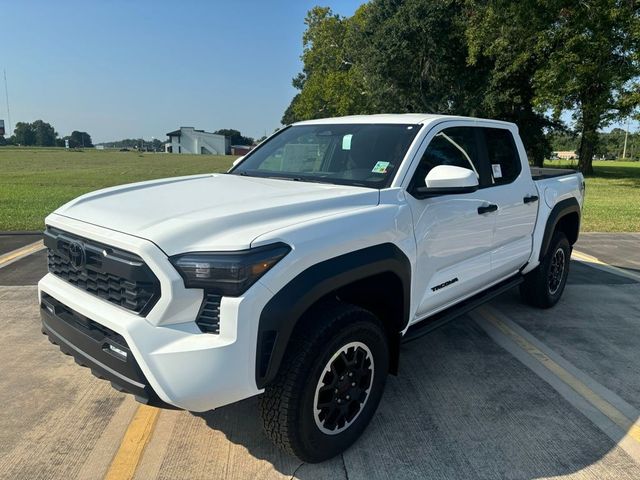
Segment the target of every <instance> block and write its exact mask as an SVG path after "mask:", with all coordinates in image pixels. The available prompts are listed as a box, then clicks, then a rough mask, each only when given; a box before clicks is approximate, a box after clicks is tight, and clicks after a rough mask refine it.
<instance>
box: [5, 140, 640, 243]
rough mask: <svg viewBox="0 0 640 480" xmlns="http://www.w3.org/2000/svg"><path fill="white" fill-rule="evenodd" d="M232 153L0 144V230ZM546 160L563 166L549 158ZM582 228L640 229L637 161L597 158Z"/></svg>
mask: <svg viewBox="0 0 640 480" xmlns="http://www.w3.org/2000/svg"><path fill="white" fill-rule="evenodd" d="M232 161H233V157H215V156H206V155H170V154H160V153H158V154H153V153H142V154H140V153H136V152H114V151H108V150H105V151H99V150H93V149H91V150H89V149H87V150H85V151H83V152H79V151H78V152H75V151H65V150H64V149H54V148H52V149H46V148H7V147H2V148H0V231H17V230H41V229H42V228H44V217H45V216H46V215H47V214H48V213H49V212H51V211H53V210H55V209H56V208H57V207H58V206H60V205H62V204H63V203H65V202H67V201H68V200H71V199H72V198H74V197H77V196H78V195H81V194H83V193H86V192H90V191H92V190H96V189H99V188H104V187H109V186H112V185H119V184H123V183H130V182H137V181H141V180H149V179H154V178H163V177H172V176H179V175H191V174H196V173H206V172H223V171H225V170H227V169H228V168H229V166H230V165H231V162H232ZM546 165H547V166H554V167H559V166H567V164H566V162H564V163H560V162H547V164H546ZM594 166H595V169H596V175H594V176H593V177H589V178H587V180H586V181H587V199H586V204H585V210H584V217H583V222H582V230H583V231H592V232H640V162H595V163H594Z"/></svg>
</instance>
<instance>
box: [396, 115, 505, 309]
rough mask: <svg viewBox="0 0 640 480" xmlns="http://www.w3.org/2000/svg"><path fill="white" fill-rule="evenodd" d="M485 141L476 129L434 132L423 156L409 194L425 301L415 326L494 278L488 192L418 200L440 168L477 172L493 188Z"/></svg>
mask: <svg viewBox="0 0 640 480" xmlns="http://www.w3.org/2000/svg"><path fill="white" fill-rule="evenodd" d="M481 140H482V138H481V132H480V131H479V129H478V128H477V127H473V126H456V127H450V128H443V127H435V129H434V131H432V132H430V133H429V134H428V136H427V138H426V139H425V142H423V145H422V146H421V148H420V150H419V151H418V154H417V158H418V159H419V162H418V163H417V166H416V167H414V172H413V174H412V177H411V181H410V183H409V186H408V192H409V193H408V194H407V202H408V204H409V206H410V208H411V212H412V215H413V221H414V232H415V237H416V245H417V261H416V267H415V281H414V282H413V292H412V293H413V295H414V297H415V298H419V299H420V300H419V302H418V307H417V310H416V315H415V317H414V321H418V320H420V319H422V318H424V317H426V316H427V315H429V314H432V313H435V312H436V311H438V310H441V309H443V308H446V307H447V306H448V305H449V304H451V303H454V302H457V301H459V300H461V299H462V298H463V297H465V296H469V295H471V294H473V293H474V292H476V291H478V290H482V289H483V288H484V287H485V286H486V285H487V282H490V281H491V279H492V276H491V251H492V247H493V229H494V225H495V219H496V214H495V212H487V213H481V212H483V209H482V208H481V207H486V206H488V205H489V203H490V202H489V199H488V196H487V195H486V193H487V189H485V188H480V189H479V190H477V191H476V192H473V193H466V194H454V195H440V196H437V197H428V198H419V195H418V196H417V194H416V193H415V191H414V188H415V187H418V186H424V184H425V181H424V178H425V176H426V175H427V173H428V172H429V171H430V170H431V169H432V168H433V167H435V166H437V165H455V166H459V167H463V168H467V169H470V170H473V171H475V172H476V174H477V176H478V178H479V183H480V186H481V187H484V186H490V183H489V181H490V176H489V174H488V172H487V169H488V165H487V164H486V163H485V164H483V163H482V161H481V155H480V153H481V152H480V149H479V146H480V144H481ZM412 192H413V193H412ZM479 208H480V211H479V210H478V209H479Z"/></svg>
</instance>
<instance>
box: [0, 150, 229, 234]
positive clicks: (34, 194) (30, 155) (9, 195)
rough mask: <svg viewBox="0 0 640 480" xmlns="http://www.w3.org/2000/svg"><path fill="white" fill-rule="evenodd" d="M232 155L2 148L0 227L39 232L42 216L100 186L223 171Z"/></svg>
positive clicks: (42, 222) (0, 161)
mask: <svg viewBox="0 0 640 480" xmlns="http://www.w3.org/2000/svg"><path fill="white" fill-rule="evenodd" d="M234 158H235V157H228V156H227V157H218V156H210V155H172V154H164V153H137V152H118V151H109V150H103V151H100V150H94V149H86V150H84V151H82V152H80V151H65V150H64V149H55V148H51V149H48V148H7V147H0V231H15V230H42V229H43V228H44V217H46V216H47V214H48V213H50V212H52V211H53V210H55V209H56V208H57V207H59V206H60V205H62V204H63V203H65V202H67V201H69V200H71V199H72V198H75V197H77V196H78V195H82V194H83V193H86V192H90V191H92V190H96V189H99V188H105V187H110V186H113V185H119V184H123V183H131V182H138V181H141V180H150V179H154V178H163V177H175V176H180V175H191V174H196V173H207V172H224V171H225V170H227V169H228V168H229V167H230V166H231V162H232V161H233V159H234Z"/></svg>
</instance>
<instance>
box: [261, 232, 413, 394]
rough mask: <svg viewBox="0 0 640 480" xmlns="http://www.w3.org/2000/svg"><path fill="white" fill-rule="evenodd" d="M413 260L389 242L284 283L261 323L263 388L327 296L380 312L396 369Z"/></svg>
mask: <svg viewBox="0 0 640 480" xmlns="http://www.w3.org/2000/svg"><path fill="white" fill-rule="evenodd" d="M410 291H411V263H410V262H409V259H408V258H407V256H406V255H405V254H404V253H403V252H402V251H401V250H400V249H399V248H398V247H397V246H396V245H394V244H392V243H384V244H380V245H375V246H372V247H367V248H364V249H361V250H357V251H354V252H350V253H347V254H344V255H340V256H338V257H335V258H332V259H329V260H325V261H323V262H320V263H317V264H315V265H313V266H311V267H309V268H307V269H306V270H304V271H303V272H302V273H300V274H299V275H297V276H296V277H295V278H294V279H292V280H291V281H290V282H289V283H288V284H287V285H285V286H284V287H283V288H282V289H280V290H279V291H278V292H277V293H276V294H275V295H274V296H273V297H272V298H271V300H269V302H268V303H267V304H266V305H265V307H264V308H263V310H262V312H261V314H260V319H259V325H258V334H257V346H256V365H255V378H256V385H257V386H258V388H264V387H265V386H266V385H268V384H269V383H270V382H271V381H272V380H273V378H274V377H275V375H276V374H277V372H278V370H279V368H280V364H281V362H282V358H283V357H284V354H285V352H286V349H287V346H288V344H289V339H290V338H291V336H292V334H293V333H294V331H295V329H296V327H300V326H301V324H300V320H301V319H302V318H303V317H304V314H305V313H306V312H307V311H309V309H311V308H312V307H314V306H316V305H318V304H319V303H321V302H323V301H324V300H327V299H334V300H335V299H338V300H341V301H344V302H347V303H353V304H355V305H358V306H361V307H363V308H366V309H368V310H371V311H372V312H373V313H375V314H376V315H377V316H378V317H379V318H380V319H381V321H382V322H383V325H384V326H385V329H386V331H387V334H388V338H389V345H390V352H389V353H390V360H391V362H390V370H391V372H392V373H395V372H396V371H397V366H398V365H397V364H398V361H397V358H398V355H399V348H400V347H399V345H400V338H401V333H400V332H401V331H402V330H404V328H405V327H406V325H407V324H408V322H409V308H410Z"/></svg>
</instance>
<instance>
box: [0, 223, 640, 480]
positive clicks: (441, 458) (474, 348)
mask: <svg viewBox="0 0 640 480" xmlns="http://www.w3.org/2000/svg"><path fill="white" fill-rule="evenodd" d="M37 240H38V238H37V237H35V238H26V237H25V238H23V239H21V240H17V239H16V238H12V239H10V240H9V239H8V237H2V236H0V264H1V263H2V258H3V256H4V258H6V254H7V253H9V252H12V251H15V249H16V248H19V247H24V246H25V245H31V244H33V242H34V241H37ZM577 250H579V251H580V252H582V255H576V258H580V259H581V261H580V262H578V261H574V262H572V265H571V269H572V272H571V275H570V279H569V285H568V286H567V290H566V292H565V296H564V297H563V299H562V301H561V302H560V304H558V305H557V306H556V307H555V308H554V309H552V310H547V311H540V310H535V309H532V308H530V307H527V306H524V305H522V304H521V303H520V301H519V298H518V296H517V292H516V291H513V292H507V293H506V294H504V295H503V296H501V297H500V298H498V299H496V300H495V301H493V302H492V303H491V304H490V305H487V306H484V307H481V308H479V309H476V310H475V311H473V312H471V313H470V314H469V315H467V316H464V317H461V318H460V319H458V320H457V321H455V322H454V323H451V324H449V325H447V326H445V327H443V328H441V329H440V330H437V331H435V332H433V333H432V334H430V335H428V336H426V337H424V338H422V339H420V340H417V341H415V342H413V343H410V344H407V345H405V346H403V354H402V357H401V374H400V375H399V376H398V377H390V379H389V382H388V385H387V389H386V392H385V395H384V398H383V401H382V403H381V406H380V409H379V410H378V413H377V414H376V416H375V417H374V420H373V422H372V424H371V425H370V427H369V428H368V429H367V431H366V432H365V434H364V435H363V437H362V438H361V439H360V440H359V441H358V442H357V443H356V444H355V445H354V446H353V447H352V448H351V449H350V450H349V451H347V452H346V453H345V454H344V455H342V456H341V457H338V458H336V459H333V460H331V461H329V462H325V463H323V464H319V465H307V464H301V463H300V462H299V461H298V460H297V459H295V458H292V457H290V456H287V455H285V454H283V453H281V452H280V451H279V450H277V449H276V448H275V447H273V446H272V445H271V443H270V442H269V441H268V440H267V439H266V438H265V436H264V435H263V434H262V432H261V430H260V424H259V418H258V414H257V409H256V406H257V402H256V399H255V398H254V399H249V400H246V401H243V402H240V403H237V404H235V405H231V406H228V407H225V408H221V409H219V410H216V411H213V412H208V413H204V414H192V413H189V412H183V411H169V410H163V411H156V410H155V409H152V408H151V407H144V408H145V409H143V410H141V409H139V407H138V404H137V403H136V402H135V401H134V400H133V399H132V398H130V397H128V396H126V395H123V394H120V393H118V392H116V391H114V390H113V389H112V388H111V387H110V385H109V384H108V383H106V382H104V381H100V380H98V379H96V378H94V377H93V376H91V375H90V373H89V371H88V370H87V369H83V368H79V367H78V366H77V365H75V364H74V363H73V360H72V359H71V358H70V357H67V356H64V355H62V354H61V353H60V352H59V351H58V349H57V348H56V347H54V346H53V345H50V344H49V343H48V342H47V340H46V338H45V337H44V336H43V335H41V334H40V327H39V316H38V305H37V302H36V287H35V284H36V283H37V280H38V279H39V278H40V276H42V275H43V274H44V272H45V270H46V267H45V265H44V263H45V254H44V251H43V250H39V251H37V252H35V253H31V254H30V255H28V256H25V257H24V258H18V259H14V260H12V261H11V263H7V264H6V266H2V267H0V322H1V325H2V331H3V335H2V336H0V404H1V405H3V407H4V408H3V409H2V414H1V415H0V478H11V479H32V478H87V479H89V478H91V479H93V478H102V477H104V476H105V475H110V476H111V478H118V477H119V476H121V475H120V473H121V472H126V471H130V472H134V471H135V478H139V479H148V478H167V479H176V478H207V479H210V478H238V479H244V478H251V479H256V478H268V479H271V478H292V477H295V478H300V479H316V478H331V479H334V478H337V479H339V478H345V479H346V478H348V479H351V480H353V479H377V478H392V479H403V478H435V479H463V478H514V479H516V478H517V479H534V478H558V477H559V478H572V479H574V478H575V479H583V478H584V479H586V478H593V479H607V478H610V479H625V478H628V479H637V478H640V421H639V420H638V419H639V416H640V414H639V412H640V395H639V393H640V375H638V372H640V353H639V350H638V344H639V343H640V315H639V314H638V311H639V309H640V235H638V234H628V235H627V234H625V235H606V234H583V236H582V237H581V239H580V242H579V244H578V246H577ZM594 257H595V258H594ZM603 262H604V263H608V264H611V265H615V266H616V267H620V268H624V269H625V270H615V269H611V268H609V267H607V266H604V265H602V263H603ZM136 426H137V428H136ZM132 432H133V433H132ZM140 432H141V433H140ZM137 434H139V436H138V437H136V435H137ZM123 439H124V440H123ZM147 441H148V443H146V446H145V442H147ZM125 444H126V445H125ZM123 445H124V447H123ZM130 447H131V448H133V449H134V450H135V449H136V448H137V449H138V450H137V451H138V452H141V454H140V455H139V457H135V458H136V459H137V458H139V463H137V464H134V465H126V464H125V465H116V466H114V458H119V453H118V452H121V451H122V449H123V448H130ZM136 461H137V460H136ZM125 463H126V462H125ZM118 468H120V469H121V470H118ZM127 468H128V470H127Z"/></svg>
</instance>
